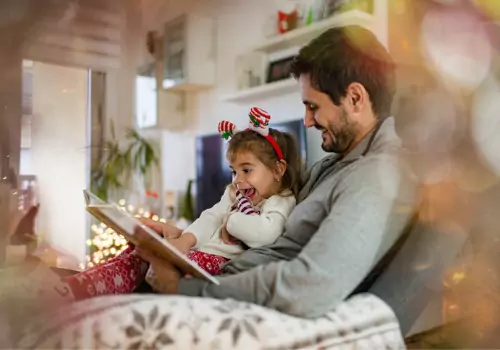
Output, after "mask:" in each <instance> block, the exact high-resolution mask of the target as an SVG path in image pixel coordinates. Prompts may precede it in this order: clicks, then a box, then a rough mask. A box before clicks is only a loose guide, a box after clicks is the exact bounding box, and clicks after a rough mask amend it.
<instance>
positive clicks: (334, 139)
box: [299, 74, 360, 154]
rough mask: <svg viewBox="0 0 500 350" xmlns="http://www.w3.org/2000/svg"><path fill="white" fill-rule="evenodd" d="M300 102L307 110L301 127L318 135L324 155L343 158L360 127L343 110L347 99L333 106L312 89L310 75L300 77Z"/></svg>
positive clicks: (347, 112) (319, 92) (345, 110)
mask: <svg viewBox="0 0 500 350" xmlns="http://www.w3.org/2000/svg"><path fill="white" fill-rule="evenodd" d="M299 84H300V89H301V93H302V101H303V102H304V105H305V107H306V114H305V117H304V124H305V126H306V127H307V128H311V127H315V128H316V129H318V130H319V131H321V132H322V133H321V136H322V138H323V143H322V144H321V148H323V150H324V151H325V152H334V153H339V154H345V153H346V152H347V151H349V150H350V148H351V146H352V145H353V143H354V142H355V140H356V138H357V136H358V134H359V132H360V126H359V124H358V122H357V121H355V120H353V118H352V116H351V115H350V113H349V108H348V107H347V106H346V98H343V99H342V100H341V103H340V106H336V105H335V104H334V103H333V101H332V100H331V99H330V97H329V96H328V95H327V94H325V93H323V92H321V91H318V90H316V89H315V88H314V87H312V86H311V81H310V78H309V74H302V75H301V76H300V77H299Z"/></svg>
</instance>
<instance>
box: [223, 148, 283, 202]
mask: <svg viewBox="0 0 500 350" xmlns="http://www.w3.org/2000/svg"><path fill="white" fill-rule="evenodd" d="M229 163H230V166H231V170H232V174H233V184H234V186H235V187H236V189H237V190H238V191H240V192H241V194H242V195H244V196H246V197H248V198H249V199H250V200H251V201H252V204H253V205H257V204H259V203H260V202H261V201H262V200H263V199H267V198H269V197H271V196H273V195H275V194H277V193H278V192H279V190H280V182H279V180H281V177H282V174H281V172H280V170H279V169H278V168H277V169H276V170H275V171H273V170H271V169H269V168H268V167H267V166H265V165H264V163H262V162H261V161H260V160H259V159H258V158H257V157H256V156H255V155H254V154H252V153H251V152H238V153H237V154H236V155H235V157H234V159H233V161H232V162H229Z"/></svg>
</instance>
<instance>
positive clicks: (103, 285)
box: [96, 281, 106, 294]
mask: <svg viewBox="0 0 500 350" xmlns="http://www.w3.org/2000/svg"><path fill="white" fill-rule="evenodd" d="M96 290H97V294H103V293H104V292H105V291H106V283H104V281H99V282H97V283H96Z"/></svg>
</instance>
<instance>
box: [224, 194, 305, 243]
mask: <svg viewBox="0 0 500 350" xmlns="http://www.w3.org/2000/svg"><path fill="white" fill-rule="evenodd" d="M294 207H295V198H294V197H293V196H289V197H282V196H272V197H270V198H269V199H267V200H266V202H265V203H264V205H263V206H262V208H261V212H260V214H257V213H254V214H250V215H249V214H245V213H243V212H234V213H231V214H230V216H229V219H228V220H227V226H226V228H227V231H228V232H229V234H231V236H233V237H235V238H237V239H239V240H240V241H242V242H243V243H245V244H246V245H247V246H249V247H251V248H257V247H262V246H265V245H269V244H272V243H274V242H275V241H276V240H277V239H278V237H279V236H281V235H282V234H283V232H284V230H285V223H286V220H287V218H288V216H289V215H290V213H291V212H292V210H293V208H294Z"/></svg>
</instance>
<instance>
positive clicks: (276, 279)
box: [178, 161, 411, 317]
mask: <svg viewBox="0 0 500 350" xmlns="http://www.w3.org/2000/svg"><path fill="white" fill-rule="evenodd" d="M367 174H369V176H367ZM374 174H376V175H375V176H374ZM399 185H400V174H399V173H398V171H397V169H395V168H394V167H392V166H388V164H387V163H386V161H383V162H371V163H368V164H365V165H364V166H362V167H360V168H359V169H357V171H356V172H355V173H352V174H351V175H350V176H349V177H346V178H345V179H344V181H343V183H342V184H339V188H337V189H336V190H335V192H334V193H333V195H332V197H331V201H330V203H329V206H330V211H329V214H328V216H327V217H326V218H325V219H324V220H323V222H321V224H320V226H319V228H318V230H317V231H316V233H315V234H314V235H313V236H312V237H311V239H310V240H309V242H308V243H307V244H306V245H305V246H304V248H303V249H302V251H301V252H300V253H299V254H298V255H297V256H296V257H295V258H294V259H292V260H289V261H287V260H280V261H277V262H272V263H269V264H263V265H260V266H257V267H255V268H253V269H250V270H247V271H245V272H242V273H238V274H235V275H230V276H223V277H221V278H219V282H220V284H219V285H215V284H211V283H208V282H205V281H202V280H200V279H182V280H181V281H180V283H179V289H178V291H179V293H181V294H185V295H191V296H205V297H212V298H219V299H224V298H233V299H237V300H242V301H247V302H252V303H255V304H259V305H263V306H266V307H269V308H272V309H275V310H278V311H281V312H284V313H288V314H291V315H295V316H299V317H317V316H320V315H322V314H324V313H325V312H326V311H328V310H331V309H333V308H334V307H335V306H336V305H338V304H339V303H340V302H341V301H343V300H344V299H345V298H347V297H348V296H349V294H350V293H351V292H352V291H353V290H354V289H355V288H356V287H357V286H358V285H359V283H361V281H362V280H363V279H364V278H365V276H366V275H367V274H368V273H369V272H370V270H371V269H372V267H373V266H374V265H375V264H376V262H377V261H378V259H380V258H381V256H383V254H384V253H385V252H386V251H387V249H389V247H390V246H391V245H392V244H393V243H394V242H395V240H396V239H397V238H398V237H399V235H400V234H401V233H402V232H403V228H404V227H405V226H406V224H407V222H408V220H409V218H410V216H411V211H410V210H407V209H405V210H403V209H402V208H405V207H403V206H402V204H401V203H398V202H399V200H400V199H401V197H403V198H405V199H406V201H405V203H406V205H407V206H408V202H409V201H410V198H408V197H406V196H404V195H403V196H401V194H400V193H399ZM406 208H408V207H406ZM305 286H307V288H306V287H305Z"/></svg>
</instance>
